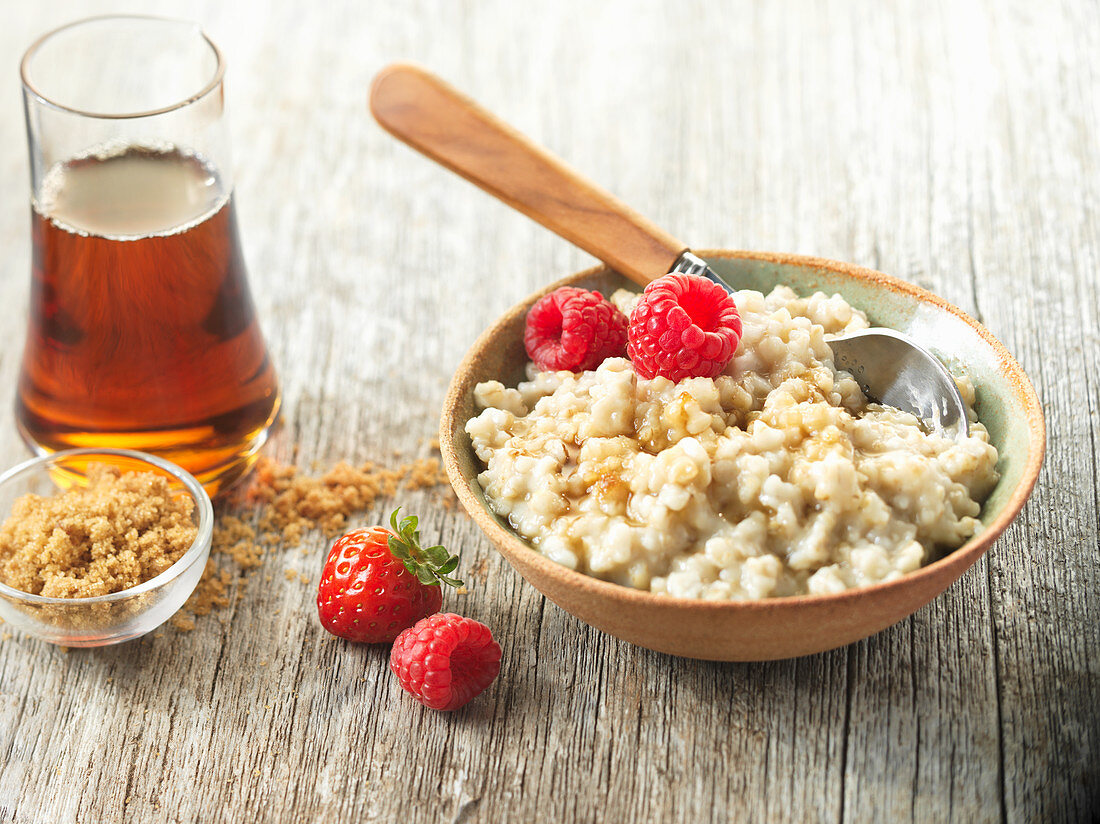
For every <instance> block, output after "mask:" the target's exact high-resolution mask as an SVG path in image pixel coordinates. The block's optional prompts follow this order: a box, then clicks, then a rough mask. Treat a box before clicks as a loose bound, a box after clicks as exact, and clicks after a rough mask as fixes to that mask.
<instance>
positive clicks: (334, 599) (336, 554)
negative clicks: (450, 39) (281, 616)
mask: <svg viewBox="0 0 1100 824" xmlns="http://www.w3.org/2000/svg"><path fill="white" fill-rule="evenodd" d="M400 511H401V510H400V508H398V509H396V510H394V512H393V514H392V515H390V525H391V526H392V527H393V529H392V530H391V529H386V528H385V527H381V526H374V527H365V528H363V529H355V530H352V531H351V532H349V533H348V534H347V535H344V536H343V537H342V538H338V539H337V540H336V541H335V542H334V543H333V545H332V549H331V550H329V554H328V560H326V561H325V567H324V569H323V570H322V571H321V583H320V584H318V586H317V615H318V616H319V617H320V619H321V625H322V626H323V627H324V628H325V629H327V630H328V631H329V632H331V633H332V634H333V635H338V636H339V637H341V638H346V639H347V640H349V641H357V642H359V643H363V644H381V643H388V642H390V641H393V639H394V638H396V637H397V636H398V634H399V633H400V632H401V631H402V630H403V629H406V628H407V627H411V626H412V625H413V624H415V623H416V622H417V621H419V620H420V619H421V618H424V617H425V616H427V615H431V614H432V613H435V612H438V611H439V608H440V606H442V604H443V594H442V590H441V586H440V585H441V584H447V585H448V586H453V587H459V586H462V582H461V581H458V580H455V579H454V578H452V577H450V573H451V572H453V571H454V569H455V567H456V566H458V556H457V555H451V554H450V553H449V552H447V550H446V549H444V548H443V547H441V546H430V547H426V548H425V547H421V546H420V534H419V532H418V531H417V523H418V522H417V519H416V517H415V516H408V517H405V518H402V519H401V523H400V524H399V523H398V522H397V515H398V513H399V512H400Z"/></svg>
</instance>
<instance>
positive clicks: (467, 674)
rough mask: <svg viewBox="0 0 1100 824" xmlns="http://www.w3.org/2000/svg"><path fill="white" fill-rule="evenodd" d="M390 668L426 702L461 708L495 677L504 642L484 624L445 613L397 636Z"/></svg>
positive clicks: (433, 707)
mask: <svg viewBox="0 0 1100 824" xmlns="http://www.w3.org/2000/svg"><path fill="white" fill-rule="evenodd" d="M390 669H392V670H393V671H394V674H395V675H397V679H398V680H399V681H400V682H401V686H402V687H404V688H405V690H406V691H407V692H409V693H411V694H412V697H413V698H415V699H416V700H417V701H419V702H420V703H421V704H423V705H424V706H426V707H431V708H432V709H433V710H457V709H458V708H459V707H461V706H462V705H464V704H467V703H469V702H470V701H471V700H473V699H474V698H476V697H477V696H478V695H480V694H481V693H482V692H483V691H484V690H485V688H486V687H488V686H489V685H490V684H491V683H493V680H494V679H495V678H496V677H497V673H499V672H500V645H499V644H497V642H496V641H494V640H493V633H492V632H490V631H489V628H488V627H487V626H485V624H482V623H480V622H478V621H475V620H473V619H472V618H463V617H462V616H461V615H455V614H453V613H450V612H441V613H438V614H436V615H429V616H428V617H427V618H425V619H423V620H422V621H419V622H417V623H416V624H414V625H413V626H411V627H409V628H408V629H407V630H405V631H404V632H402V633H401V634H400V635H398V636H397V640H396V641H394V642H393V651H392V652H390Z"/></svg>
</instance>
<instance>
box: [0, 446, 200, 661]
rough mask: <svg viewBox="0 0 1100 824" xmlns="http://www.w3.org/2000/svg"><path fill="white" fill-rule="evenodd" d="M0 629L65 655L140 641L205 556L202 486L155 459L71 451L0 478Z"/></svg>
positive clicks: (184, 590)
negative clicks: (50, 645)
mask: <svg viewBox="0 0 1100 824" xmlns="http://www.w3.org/2000/svg"><path fill="white" fill-rule="evenodd" d="M0 512H2V513H3V516H2V518H0V618H2V619H3V622H4V623H3V626H2V628H3V629H5V630H6V629H8V628H11V629H16V630H19V631H20V632H22V633H25V634H27V635H30V636H34V637H37V638H40V639H42V640H44V641H49V642H50V643H53V644H59V645H61V646H65V647H98V646H105V645H108V644H117V643H120V642H122V641H127V640H130V639H132V638H137V637H139V636H141V635H144V634H146V633H148V632H151V631H152V630H154V629H156V628H157V627H158V626H160V625H161V624H163V623H164V622H165V621H167V620H168V619H169V618H170V617H171V616H172V615H173V614H174V613H175V612H176V611H177V610H178V609H179V608H180V607H181V606H183V604H184V602H186V601H187V599H188V598H189V597H190V596H191V594H192V592H194V590H195V587H196V586H197V585H198V582H199V579H200V578H201V577H202V573H203V571H204V569H205V566H206V560H207V558H208V557H209V554H210V544H211V537H212V532H213V522H214V511H213V507H212V505H211V502H210V498H209V496H208V495H207V494H206V492H205V491H204V489H203V487H202V485H201V484H200V483H199V482H198V481H197V480H196V479H195V478H194V477H193V476H192V475H191V474H190V473H188V472H187V471H186V470H184V469H182V468H180V467H179V466H177V465H175V464H173V463H171V462H169V461H166V460H164V459H162V458H158V457H155V456H153V455H148V454H146V453H143V452H136V451H133V450H128V449H109V448H85V449H69V450H65V451H62V452H56V453H52V454H49V455H44V456H40V457H37V458H32V459H31V460H29V461H26V462H24V463H22V464H19V465H18V466H14V467H12V468H11V469H9V470H8V471H6V472H4V473H3V474H2V475H0Z"/></svg>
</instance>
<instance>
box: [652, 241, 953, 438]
mask: <svg viewBox="0 0 1100 824" xmlns="http://www.w3.org/2000/svg"><path fill="white" fill-rule="evenodd" d="M671 271H672V272H681V273H686V274H691V275H701V276H703V277H705V278H708V279H710V280H712V281H714V282H715V283H717V284H718V285H719V286H721V287H722V288H723V289H725V290H726V291H727V292H730V293H733V292H735V291H736V290H735V289H734V288H733V287H732V286H730V285H729V284H728V283H726V282H725V281H724V280H723V279H722V277H721V275H719V274H718V273H717V272H715V271H714V270H713V269H711V268H710V266H708V265H707V263H706V261H705V260H703V259H702V258H701V257H699V256H698V255H695V254H693V253H691V252H684V253H683V254H682V255H680V257H679V258H678V259H677V260H676V263H675V265H674V266H673V267H672V270H671ZM828 344H829V348H830V349H832V350H833V363H834V364H835V365H836V368H837V369H841V370H843V371H845V372H848V373H849V374H851V376H852V377H853V378H854V379H855V381H856V383H858V384H859V386H860V389H862V390H863V393H864V394H865V395H866V396H867V397H868V398H870V399H871V400H872V401H875V402H876V403H881V404H883V405H884V406H892V407H894V408H895V409H900V410H901V411H902V412H909V413H911V414H913V415H915V416H916V417H917V418H918V419H919V420H920V421H921V422H922V423H923V424H924V425H925V426H926V427H927V428H928V429H929V431H931V432H933V433H935V434H937V435H940V436H943V437H956V436H960V437H966V436H967V435H969V434H970V426H969V423H968V420H967V411H966V404H965V403H963V399H962V395H960V394H959V388H958V386H956V385H955V380H954V378H952V377H951V373H950V372H948V371H947V367H945V366H944V365H943V363H942V362H941V361H940V359H939V358H937V357H936V356H935V355H933V354H932V353H931V352H929V351H928V350H927V349H925V348H924V347H923V346H920V345H919V344H917V343H916V342H915V341H913V340H912V339H910V338H909V337H907V336H906V335H903V334H902V333H901V332H896V331H894V330H893V329H884V328H880V327H871V328H870V329H862V330H860V331H858V332H852V333H850V334H847V335H843V336H841V337H837V338H833V339H831V340H829V341H828Z"/></svg>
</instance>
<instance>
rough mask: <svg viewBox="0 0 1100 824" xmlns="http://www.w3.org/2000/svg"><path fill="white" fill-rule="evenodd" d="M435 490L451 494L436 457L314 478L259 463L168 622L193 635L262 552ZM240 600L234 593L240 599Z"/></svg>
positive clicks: (338, 468) (336, 469)
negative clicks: (401, 496) (398, 498)
mask: <svg viewBox="0 0 1100 824" xmlns="http://www.w3.org/2000/svg"><path fill="white" fill-rule="evenodd" d="M314 466H316V462H315V463H314ZM439 486H445V487H446V488H447V489H448V490H449V489H450V487H449V486H447V477H446V473H445V472H444V471H443V469H442V467H441V465H440V462H439V459H438V458H419V459H417V460H414V461H411V462H409V463H404V464H401V465H399V466H396V467H384V466H380V465H377V464H374V463H372V462H369V461H368V462H365V463H363V464H360V465H359V466H352V465H351V464H349V463H347V462H345V461H341V462H339V463H337V464H336V465H334V466H333V467H332V468H330V469H329V470H327V471H326V472H324V473H323V474H321V475H319V476H310V475H304V474H302V473H301V471H300V470H299V469H298V468H297V467H294V466H287V465H283V464H279V463H277V462H275V461H274V460H271V459H269V458H261V459H260V461H259V462H258V463H257V466H256V470H255V472H254V473H253V478H252V481H251V483H250V484H249V485H248V486H247V487H245V488H244V489H243V490H241V491H240V492H238V493H237V495H236V496H235V498H233V499H232V500H230V501H228V502H227V505H229V506H232V507H233V508H234V511H231V512H225V511H223V512H222V513H220V514H219V515H218V517H217V520H216V522H215V525H214V536H213V541H212V545H211V557H210V560H209V561H208V562H207V566H206V570H205V571H204V572H203V576H202V579H201V580H200V581H199V585H198V587H197V588H196V590H195V593H194V594H193V595H192V596H191V599H190V600H189V601H188V602H187V603H186V604H185V605H184V607H183V609H182V610H181V611H180V613H178V614H177V615H176V616H175V618H173V621H172V624H173V626H175V627H176V628H177V629H181V630H184V631H187V630H190V629H193V628H194V626H195V621H194V618H195V617H199V616H203V615H207V614H209V613H210V612H211V611H213V610H214V609H221V608H224V607H227V606H229V602H230V597H229V588H230V585H231V584H232V582H233V579H234V577H235V576H234V572H236V573H247V572H249V571H250V570H253V569H255V568H257V567H259V566H260V565H261V564H262V563H263V556H264V555H265V554H266V553H268V552H273V551H276V549H282V550H287V549H291V548H295V547H299V546H300V545H301V544H302V540H303V538H304V537H305V535H306V534H307V533H309V532H312V531H319V532H320V533H321V534H322V535H324V536H325V537H326V538H333V537H335V536H337V535H339V534H340V533H341V532H343V531H344V530H345V529H346V528H347V526H348V519H349V518H350V517H351V516H352V515H353V514H355V513H357V512H362V511H363V510H366V509H368V508H369V507H370V506H371V505H372V504H373V503H374V502H375V501H376V500H377V499H378V498H380V497H390V496H393V495H396V494H397V493H398V492H399V491H400V490H402V489H407V490H418V489H430V488H434V487H439ZM448 503H449V501H448V499H447V498H444V499H443V506H444V507H446V508H448V509H449V508H450V506H449V505H448ZM309 553H310V549H309V548H308V547H304V548H302V554H303V555H308V554H309ZM283 575H284V577H285V579H286V580H288V581H291V580H294V579H295V578H297V580H298V581H299V582H300V583H302V584H304V585H308V584H309V583H310V580H311V579H310V577H309V576H308V575H307V574H305V573H304V572H300V571H296V570H294V569H289V568H288V569H285V570H284V571H283ZM243 597H244V593H243V592H240V591H238V593H237V596H236V599H237V601H238V602H239V601H240V600H242V599H243Z"/></svg>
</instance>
